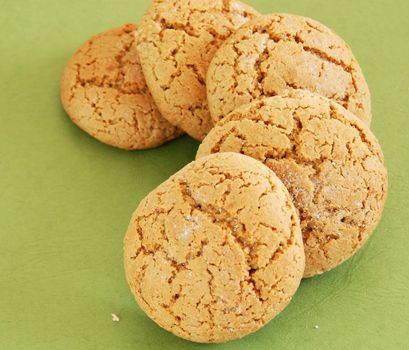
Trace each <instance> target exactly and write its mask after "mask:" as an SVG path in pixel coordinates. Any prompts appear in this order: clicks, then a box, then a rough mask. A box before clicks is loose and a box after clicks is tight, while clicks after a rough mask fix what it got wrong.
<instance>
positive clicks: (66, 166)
mask: <svg viewBox="0 0 409 350" xmlns="http://www.w3.org/2000/svg"><path fill="white" fill-rule="evenodd" d="M248 2H249V3H250V4H252V5H254V6H256V7H257V9H259V10H260V11H263V12H272V11H280V12H289V13H296V14H301V15H307V16H310V17H312V18H315V19H317V20H319V21H322V22H323V23H325V24H326V25H328V26H330V27H331V28H333V29H335V30H336V31H337V32H338V33H339V34H340V35H341V36H343V37H344V38H345V39H346V41H347V42H349V43H350V45H351V46H352V47H353V50H354V52H355V54H356V56H357V58H358V59H359V61H360V62H361V65H362V67H363V70H364V72H365V74H366V76H367V80H368V83H369V85H370V88H371V91H372V95H373V111H374V120H373V124H372V126H373V130H374V132H375V133H376V135H377V136H378V138H379V140H380V142H381V144H382V146H383V150H384V153H385V158H386V161H387V165H388V167H389V173H390V195H389V199H388V202H387V205H386V209H385V212H384V217H383V220H382V223H381V224H380V226H379V227H378V229H377V232H376V234H375V235H374V236H373V238H372V239H371V240H370V242H369V243H368V244H367V245H366V246H365V248H364V249H363V250H362V251H361V252H360V253H359V254H358V255H356V256H355V257H354V258H353V259H351V260H350V261H348V262H347V263H345V264H343V265H342V266H340V267H339V268H337V269H335V270H334V271H332V272H330V273H327V274H325V275H323V276H320V277H317V278H314V279H311V280H307V281H304V282H302V285H301V288H300V289H299V292H298V293H297V295H296V297H295V298H294V301H293V303H292V304H291V305H290V306H289V307H288V308H287V309H286V310H285V311H284V312H283V313H282V314H281V315H279V316H278V317H277V318H276V319H275V320H274V321H272V322H271V323H270V324H269V325H268V326H266V327H265V328H264V329H262V330H261V331H260V332H258V333H256V334H254V335H252V336H249V337H246V338H244V339H242V340H240V341H236V342H233V343H229V344H226V345H200V344H194V343H189V342H187V341H184V340H181V339H178V338H176V337H174V336H173V335H171V334H169V333H167V332H166V331H164V330H162V329H160V328H159V327H157V326H156V325H155V324H154V323H153V322H152V321H150V320H149V319H148V318H147V317H146V316H145V315H144V314H143V313H142V311H140V310H139V308H138V307H137V306H136V304H135V302H134V300H133V298H132V296H131V294H130V292H129V290H128V287H127V285H126V282H125V279H124V276H123V269H122V238H123V234H124V232H125V230H126V227H127V225H128V220H129V218H130V215H131V213H132V212H133V210H134V209H135V208H136V206H137V204H138V202H139V201H140V199H141V198H142V197H143V196H144V195H145V194H147V193H148V192H149V191H151V190H152V189H153V188H154V187H155V186H156V185H158V184H159V183H161V182H162V181H163V180H165V179H166V178H167V177H168V176H169V175H171V174H172V173H173V172H175V171H176V170H178V169H179V168H181V167H182V166H183V165H185V164H186V163H188V162H189V161H190V160H192V159H193V157H194V154H195V151H196V148H197V143H196V142H195V141H193V140H191V139H189V138H188V137H184V138H181V139H179V140H177V141H175V142H172V143H169V144H167V145H166V146H164V147H161V148H159V149H156V150H152V151H145V152H123V151H119V150H116V149H113V148H110V147H108V146H105V145H102V144H100V143H98V142H97V141H95V140H93V139H91V138H90V137H88V136H87V135H86V134H85V133H83V132H81V131H80V130H79V129H78V128H76V127H75V126H74V125H73V124H72V123H71V122H70V121H69V119H68V118H67V117H66V115H65V113H64V112H63V110H62V108H61V106H60V103H59V97H58V95H59V91H58V84H59V78H60V75H61V72H62V69H63V67H64V64H65V63H66V62H67V60H68V58H69V57H70V55H71V54H72V52H73V51H74V50H75V49H76V48H77V47H78V46H79V45H80V44H81V43H82V42H83V41H84V40H85V39H87V38H88V37H89V36H90V35H92V34H94V33H97V32H99V31H103V30H105V29H108V28H110V27H113V26H117V25H120V24H122V23H123V22H127V21H137V20H138V19H139V18H140V16H141V15H142V13H143V11H144V9H145V8H146V7H147V5H148V1H137V0H134V1H131V0H121V1H114V0H111V1H96V0H92V1H90V0H87V1H79V0H76V1H72V0H71V1H51V0H48V1H46V0H44V1H40V0H38V1H33V0H31V1H24V2H23V1H11V0H0V29H1V33H2V35H1V39H0V122H1V123H0V349H2V350H3V349H5V350H14V349H75V350H82V349H121V350H122V349H123V350H126V349H170V350H173V349H178V350H179V349H238V350H240V349H408V348H409V335H408V334H409V265H408V263H409V258H408V257H409V253H408V251H409V241H408V240H409V238H408V237H409V236H408V229H407V227H408V224H407V220H408V217H409V211H408V207H409V201H408V196H409V183H408V180H409V179H408V173H409V156H408V154H409V136H408V126H409V125H408V119H409V118H408V111H409V69H408V57H409V39H408V38H409V3H408V1H407V0H396V1H393V2H390V1H386V0H377V1H370V0H354V1H353V0H347V1H346V0H343V1H339V0H294V1H288V0H274V1H272V0H258V1H257V0H253V1H250V0H249V1H248ZM111 313H116V314H118V315H119V316H120V318H121V321H120V322H115V323H114V322H112V321H111ZM316 325H318V327H319V328H315V326H316Z"/></svg>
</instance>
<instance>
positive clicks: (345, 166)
mask: <svg viewBox="0 0 409 350" xmlns="http://www.w3.org/2000/svg"><path fill="white" fill-rule="evenodd" d="M232 151H234V152H239V153H243V154H245V155H248V156H252V157H253V158H255V159H258V160H260V161H261V162H263V163H264V164H265V165H267V166H268V167H269V168H271V169H272V170H273V171H274V172H275V173H276V174H277V175H278V177H279V178H280V179H281V180H282V181H283V183H284V184H285V185H286V187H287V188H288V190H289V192H290V194H291V195H292V197H293V201H294V204H295V206H296V208H297V209H298V211H299V215H300V219H301V229H302V232H303V238H304V246H305V255H306V268H305V274H304V275H305V277H310V276H314V275H317V274H320V273H323V272H325V271H328V270H330V269H332V268H334V267H335V266H337V265H339V264H341V263H342V262H343V261H345V260H346V259H348V258H349V257H351V256H352V255H353V254H354V253H355V252H356V251H357V250H358V249H359V248H361V247H362V245H363V244H364V243H365V241H366V240H367V239H368V237H369V236H370V235H371V234H372V232H373V231H374V229H375V227H376V226H377V224H378V222H379V220H380V217H381V214H382V210H383V206H384V203H385V199H386V194H387V171H386V168H385V165H384V160H383V155H382V151H381V147H380V146H379V144H378V141H377V140H376V138H375V136H374V135H373V134H372V132H371V131H370V130H369V128H368V126H367V125H366V124H365V123H364V122H362V121H361V120H360V119H358V118H357V117H356V116H354V115H353V114H352V113H351V112H349V111H347V110H346V109H345V108H343V107H342V106H341V105H339V104H338V103H336V102H334V101H332V100H329V99H327V98H324V97H322V96H320V95H317V94H313V93H311V92H308V91H297V90H294V91H289V92H287V93H285V94H284V95H283V96H276V97H267V98H262V99H260V100H257V101H253V102H252V103H251V104H248V105H245V106H242V107H239V108H238V109H237V110H235V111H234V112H232V113H231V114H230V115H228V116H227V117H226V118H224V119H223V120H221V121H220V122H219V123H218V124H217V125H216V126H215V127H214V129H213V130H212V131H211V132H210V133H209V135H208V136H207V137H206V138H205V140H204V141H203V143H202V145H201V146H200V148H199V151H198V153H197V158H201V157H202V156H206V155H208V154H211V153H216V152H232Z"/></svg>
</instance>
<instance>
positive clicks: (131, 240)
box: [124, 153, 305, 342]
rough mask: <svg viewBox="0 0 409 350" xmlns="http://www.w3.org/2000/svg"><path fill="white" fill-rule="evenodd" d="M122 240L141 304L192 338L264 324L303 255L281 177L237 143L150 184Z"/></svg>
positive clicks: (283, 301) (228, 336)
mask: <svg viewBox="0 0 409 350" xmlns="http://www.w3.org/2000/svg"><path fill="white" fill-rule="evenodd" d="M124 250H125V252H124V262H125V272H126V276H127V280H128V283H129V286H130V288H131V290H132V292H133V294H134V295H135V297H136V300H137V301H138V303H139V305H140V307H141V308H142V309H143V310H144V311H145V312H146V313H147V314H148V316H149V317H150V318H152V319H153V320H154V321H155V322H156V323H157V324H159V325H160V326H161V327H163V328H165V329H167V330H169V331H171V332H173V333H174V334H176V335H178V336H180V337H182V338H185V339H188V340H191V341H195V342H225V341H229V340H233V339H237V338H240V337H243V336H245V335H247V334H249V333H252V332H254V331H256V330H258V329H259V328H261V327H262V326H263V325H265V324H266V323H267V322H268V321H270V320H271V319H272V318H273V317H274V316H275V315H277V314H278V313H279V312H280V311H282V310H283V309H284V308H285V306H286V305H287V304H288V303H289V302H290V300H291V298H292V296H293V294H294V293H295V291H296V290H297V288H298V286H299V283H300V280H301V278H302V276H303V272H304V263H305V262H304V259H305V258H304V249H303V244H302V237H301V230H300V226H299V218H298V216H297V213H296V210H295V208H294V206H293V204H292V202H291V198H290V195H289V194H288V191H287V190H286V188H285V186H284V185H283V184H282V183H281V181H280V180H279V179H278V178H277V176H275V174H274V173H273V172H272V171H271V170H270V169H268V168H267V167H266V166H264V165H263V164H261V163H260V162H258V161H256V160H254V159H252V158H250V157H246V156H243V155H240V154H237V153H219V154H216V155H210V156H208V157H204V158H202V159H200V160H198V161H195V162H193V163H191V164H189V165H187V166H186V167H185V168H184V169H182V170H181V171H179V172H178V173H177V174H175V175H174V176H172V177H171V178H170V179H169V180H168V181H166V182H164V183H163V184H162V185H160V186H159V187H158V188H157V189H155V190H154V191H153V192H151V193H150V194H149V195H148V196H147V197H146V198H145V199H143V200H142V202H141V203H140V205H139V207H138V209H137V210H136V211H135V213H134V215H133V217H132V220H131V223H130V225H129V228H128V231H127V234H126V236H125V240H124Z"/></svg>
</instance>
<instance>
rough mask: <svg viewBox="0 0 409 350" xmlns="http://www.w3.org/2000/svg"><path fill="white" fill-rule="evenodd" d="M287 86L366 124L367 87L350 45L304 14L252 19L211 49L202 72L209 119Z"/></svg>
mask: <svg viewBox="0 0 409 350" xmlns="http://www.w3.org/2000/svg"><path fill="white" fill-rule="evenodd" d="M289 89H306V90H309V91H312V92H316V93H319V94H320V95H323V96H325V97H328V98H331V99H333V100H334V101H336V102H338V103H339V104H341V105H342V106H344V107H345V108H346V109H348V110H350V111H351V112H352V113H354V114H355V115H356V116H358V117H359V118H360V119H362V120H364V121H365V122H366V123H367V124H368V125H369V124H370V121H371V97H370V92H369V88H368V85H367V83H366V81H365V78H364V76H363V73H362V71H361V68H360V66H359V64H358V62H357V60H356V59H355V57H354V55H353V53H352V51H351V49H350V47H349V46H348V45H347V44H346V43H345V42H344V41H343V40H342V39H341V38H340V37H339V36H338V35H337V34H335V33H334V32H332V31H331V30H330V29H328V28H327V27H325V26H324V25H322V24H321V23H318V22H316V21H314V20H312V19H309V18H305V17H300V16H295V15H288V14H272V15H266V16H260V17H258V18H256V19H254V20H252V21H251V22H249V23H247V24H245V25H244V26H243V27H242V28H240V29H239V30H238V31H237V32H236V33H235V34H233V35H232V36H231V37H230V38H229V39H228V40H227V41H226V42H225V43H224V44H223V45H222V47H221V48H220V49H219V50H218V51H217V52H216V54H215V55H214V58H213V60H212V62H211V64H210V66H209V70H208V74H207V95H208V102H209V109H210V112H211V114H212V118H213V121H214V122H217V121H218V120H220V119H222V118H223V117H224V116H226V115H227V114H228V113H230V112H232V111H233V110H234V109H236V108H237V107H239V106H241V105H244V104H247V103H250V102H251V101H253V100H255V99H257V98H260V97H266V96H276V95H280V94H281V92H283V91H284V90H289Z"/></svg>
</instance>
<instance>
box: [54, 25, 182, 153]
mask: <svg viewBox="0 0 409 350" xmlns="http://www.w3.org/2000/svg"><path fill="white" fill-rule="evenodd" d="M135 30H136V25H134V24H126V25H123V26H121V27H120V28H116V29H112V30H109V31H106V32H104V33H101V34H98V35H96V36H94V37H92V38H91V39H89V40H88V41H87V42H85V43H84V44H83V45H82V46H81V47H80V48H79V49H78V50H77V52H76V53H75V54H74V56H73V57H72V58H71V60H70V61H69V63H68V64H67V66H66V68H65V70H64V73H63V76H62V79H61V100H62V103H63V106H64V109H65V110H66V112H67V113H68V115H69V116H70V118H71V119H72V120H73V122H74V123H75V124H77V125H78V126H79V127H80V128H81V129H83V130H84V131H85V132H87V133H88V134H90V135H91V136H93V137H94V138H96V139H98V140H99V141H101V142H103V143H106V144H109V145H111V146H115V147H118V148H122V149H126V150H133V149H145V148H152V147H156V146H159V145H161V144H163V143H165V142H166V141H170V140H172V139H174V138H176V137H178V136H180V135H181V134H182V131H181V130H180V129H178V128H177V127H175V126H173V125H172V124H170V123H169V122H168V121H167V120H166V119H165V118H163V117H162V116H161V114H160V113H159V111H158V109H157V107H156V105H155V103H154V101H153V98H152V96H151V94H150V92H149V90H148V87H147V86H146V82H145V78H144V76H143V73H142V68H141V66H140V63H139V59H138V55H137V53H136V48H135V35H134V33H135Z"/></svg>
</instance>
